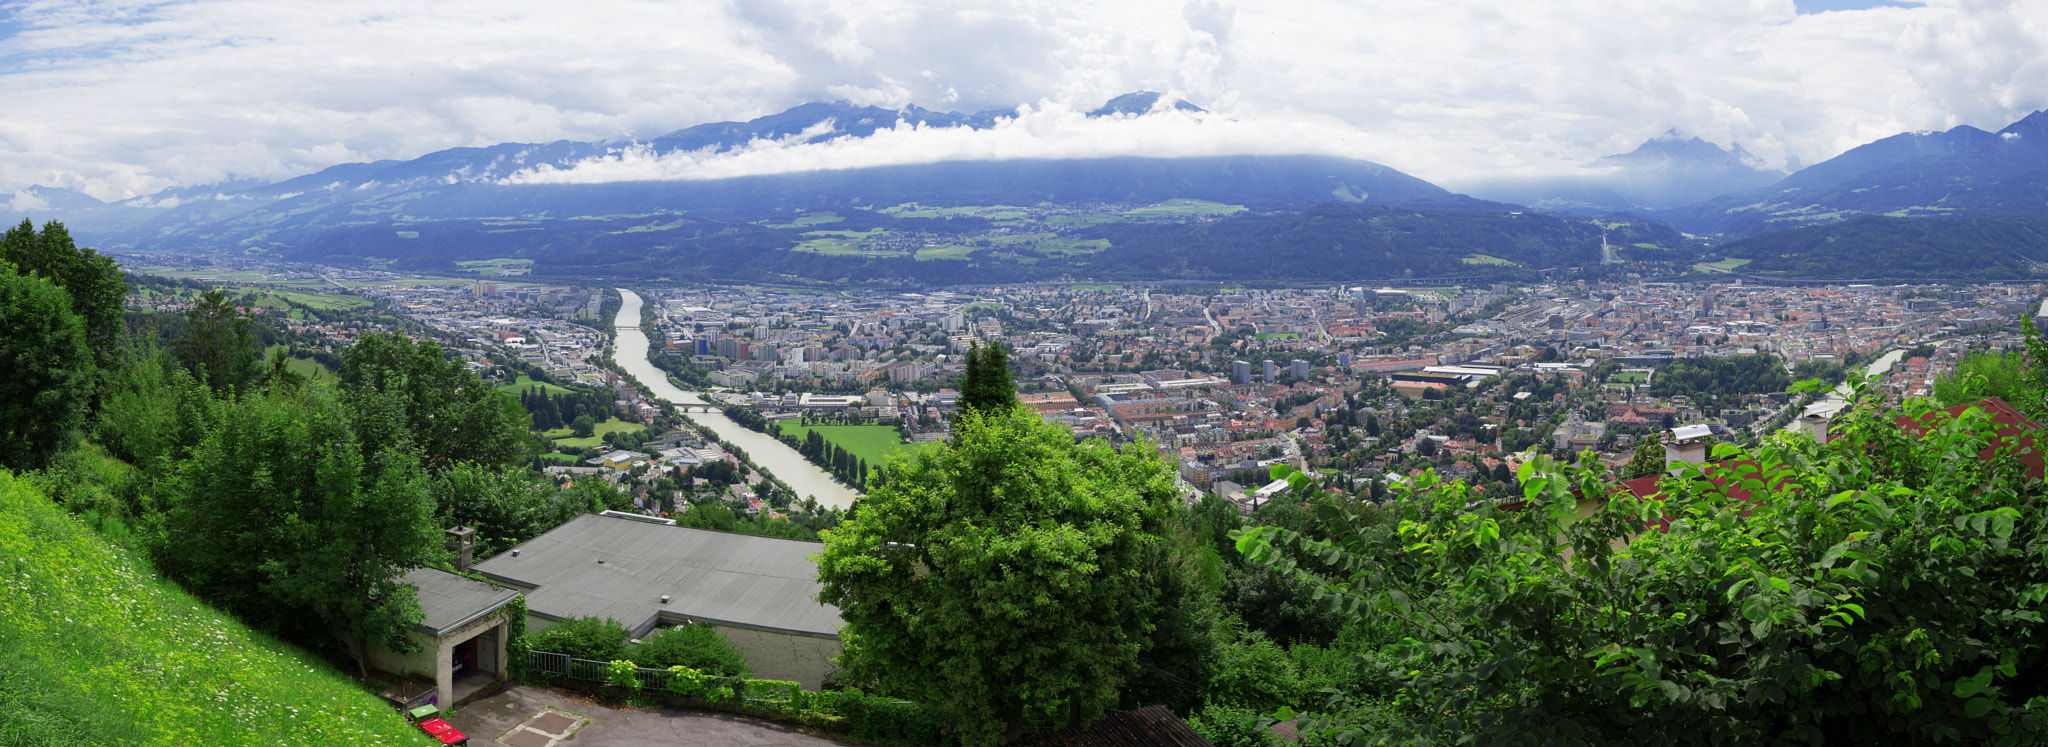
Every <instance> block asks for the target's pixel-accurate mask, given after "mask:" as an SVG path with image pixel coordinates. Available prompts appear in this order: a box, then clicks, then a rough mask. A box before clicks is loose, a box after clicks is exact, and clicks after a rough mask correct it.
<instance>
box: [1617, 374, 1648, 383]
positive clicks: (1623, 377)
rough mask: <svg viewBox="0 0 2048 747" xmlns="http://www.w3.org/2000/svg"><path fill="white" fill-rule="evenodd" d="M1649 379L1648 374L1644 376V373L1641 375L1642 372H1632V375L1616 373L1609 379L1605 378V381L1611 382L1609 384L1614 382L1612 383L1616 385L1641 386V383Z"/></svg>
mask: <svg viewBox="0 0 2048 747" xmlns="http://www.w3.org/2000/svg"><path fill="white" fill-rule="evenodd" d="M1649 378H1650V375H1649V374H1646V373H1642V372H1633V373H1617V374H1615V375H1613V376H1609V377H1607V380H1608V381H1611V382H1614V383H1616V384H1641V383H1643V382H1645V381H1648V380H1649Z"/></svg>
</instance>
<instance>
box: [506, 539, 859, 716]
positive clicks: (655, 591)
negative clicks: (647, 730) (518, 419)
mask: <svg viewBox="0 0 2048 747" xmlns="http://www.w3.org/2000/svg"><path fill="white" fill-rule="evenodd" d="M822 547H823V546H822V545H820V544H819V543H816V542H804V541H800V540H789V539H778V538H774V537H757V536H754V535H747V534H734V533H731V532H717V531H712V530H708V529H691V528H687V527H673V526H664V525H660V524H650V523H646V522H641V521H634V520H630V519H623V518H615V517H607V516H599V515H596V514H586V515H583V516H579V517H576V518H575V519H572V520H570V521H569V523H566V524H563V525H561V526H559V527H555V528H554V529H551V530H549V531H548V532H547V533H546V534H542V535H541V536H539V537H535V538H533V539H531V540H528V541H526V542H525V543H523V544H521V545H519V546H518V547H516V548H513V549H512V550H510V551H507V552H504V553H500V554H499V555H498V556H497V557H494V558H491V559H490V560H486V561H484V562H482V563H478V564H477V566H476V570H477V571H478V572H480V573H482V574H483V575H484V577H485V578H489V579H491V580H493V581H498V582H500V583H504V584H508V585H511V586H514V587H517V588H521V589H525V590H526V608H527V615H528V617H529V623H528V624H529V628H528V630H530V631H539V630H543V629H545V628H546V627H547V626H549V625H553V624H554V623H555V622H556V621H559V620H564V619H568V618H575V617H586V616H589V617H600V618H611V619H613V620H617V621H619V622H620V623H621V624H623V625H625V626H626V629H627V630H629V631H631V632H632V634H633V637H635V638H640V637H644V636H646V635H648V634H649V633H651V632H653V631H654V629H655V628H657V627H661V626H663V625H676V624H681V623H689V622H698V623H708V624H711V625H713V626H716V627H717V628H718V632H719V634H720V635H723V636H724V637H725V639H726V640H728V641H731V642H732V644H733V647H734V648H737V649H739V651H740V653H741V654H742V655H744V656H746V657H747V662H748V663H749V664H751V665H753V669H754V676H755V677H759V678H762V679H775V680H792V681H795V682H800V683H803V686H804V687H805V688H807V689H812V690H816V689H819V688H820V687H822V686H823V683H824V679H825V673H826V672H828V671H830V670H831V668H832V663H831V659H832V657H834V656H837V655H838V654H839V628H840V625H841V621H840V619H839V609H838V608H836V607H832V606H829V605H825V604H821V603H819V602H818V600H817V595H818V592H819V590H820V589H821V588H822V587H821V586H820V585H819V584H818V579H817V575H818V569H817V565H816V564H815V563H813V562H812V561H811V557H810V556H811V555H813V554H816V553H817V552H818V551H819V550H820V549H822Z"/></svg>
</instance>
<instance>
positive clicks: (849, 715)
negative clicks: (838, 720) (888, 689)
mask: <svg viewBox="0 0 2048 747" xmlns="http://www.w3.org/2000/svg"><path fill="white" fill-rule="evenodd" d="M835 708H836V710H838V711H839V715H841V716H844V717H845V718H846V721H847V726H848V729H847V736H848V737H851V738H853V739H854V740H856V741H862V742H908V743H911V744H938V743H939V742H941V741H942V740H943V739H944V738H945V733H944V732H945V727H946V723H945V721H944V720H942V719H941V718H940V717H939V714H938V713H937V712H936V711H934V710H932V709H931V708H927V707H925V706H922V705H919V704H917V703H909V702H905V701H900V700H896V699H894V698H881V697H875V696H859V695H853V694H852V693H847V694H846V695H845V696H842V697H841V698H840V699H839V701H838V703H836V704H835Z"/></svg>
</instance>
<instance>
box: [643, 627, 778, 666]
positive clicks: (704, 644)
mask: <svg viewBox="0 0 2048 747" xmlns="http://www.w3.org/2000/svg"><path fill="white" fill-rule="evenodd" d="M633 660H634V661H637V662H640V663H641V666H647V667H653V668H656V669H664V668H667V667H677V666H681V667H689V668H691V669H697V670H702V671H704V672H707V673H710V674H713V675H716V676H719V677H749V676H752V675H753V673H754V670H753V668H752V667H750V666H748V665H747V658H746V657H745V656H742V655H740V652H739V649H736V648H733V645H732V642H731V641H727V640H726V639H725V636H722V635H719V634H718V628H716V627H713V626H710V625H705V624H702V623H696V624H690V625H678V626H676V627H673V628H663V629H661V630H659V631H656V632H655V633H654V634H653V635H650V636H648V637H646V638H643V639H641V640H640V643H639V645H637V646H634V647H633Z"/></svg>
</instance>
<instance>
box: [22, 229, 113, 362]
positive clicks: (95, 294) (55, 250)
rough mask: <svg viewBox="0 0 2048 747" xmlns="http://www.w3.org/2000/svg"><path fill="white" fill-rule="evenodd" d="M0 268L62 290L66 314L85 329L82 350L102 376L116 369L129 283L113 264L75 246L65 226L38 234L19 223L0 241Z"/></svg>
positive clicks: (105, 257)
mask: <svg viewBox="0 0 2048 747" xmlns="http://www.w3.org/2000/svg"><path fill="white" fill-rule="evenodd" d="M0 262H4V263H6V264H10V265H13V266H14V270H15V271H16V272H19V273H21V274H23V275H33V276H35V277H39V278H42V279H44V280H48V281H50V284H52V285H55V286H57V287H59V288H62V289H64V292H65V293H66V294H68V296H69V303H70V307H71V313H73V314H76V315H78V318H79V319H80V320H81V321H82V322H83V324H84V327H85V342H86V346H87V347H89V348H91V349H92V351H93V360H94V365H95V366H97V367H98V368H99V369H100V370H101V371H102V372H112V371H113V370H115V369H116V368H118V365H117V363H118V356H119V353H118V350H117V343H118V341H119V337H120V334H121V312H122V310H123V308H124V307H125V306H126V304H127V299H126V296H127V294H128V283H127V281H125V280H123V279H122V274H121V269H120V267H119V266H118V265H117V264H116V263H115V262H114V260H113V258H111V257H107V256H104V255H101V254H100V253H98V252H95V251H93V250H91V249H86V248H82V247H79V246H77V245H76V244H74V243H72V241H71V233H70V232H69V231H67V230H65V228H64V224H62V223H59V222H57V221H50V222H47V223H44V224H43V229H42V230H41V231H37V230H35V224H34V223H33V222H31V221H29V220H28V219H23V220H22V221H21V225H19V226H15V227H14V228H11V229H8V231H7V235H6V236H5V237H4V238H0Z"/></svg>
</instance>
